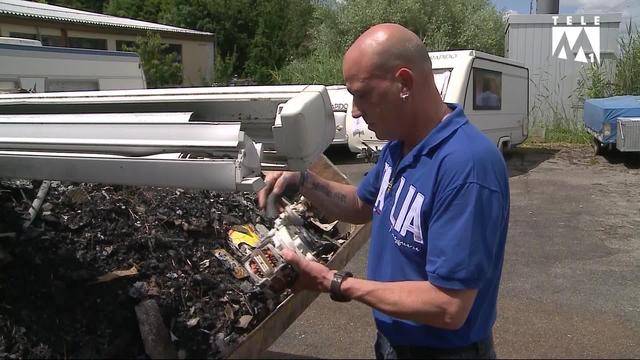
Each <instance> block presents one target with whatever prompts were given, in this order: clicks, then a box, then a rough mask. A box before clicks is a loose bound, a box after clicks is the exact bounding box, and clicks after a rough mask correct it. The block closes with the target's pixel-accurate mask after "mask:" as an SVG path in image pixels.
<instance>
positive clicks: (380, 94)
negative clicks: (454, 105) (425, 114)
mask: <svg viewBox="0 0 640 360" xmlns="http://www.w3.org/2000/svg"><path fill="white" fill-rule="evenodd" d="M343 75H344V79H345V83H346V85H347V89H348V90H349V92H351V93H352V94H353V111H352V115H353V117H354V118H357V117H360V116H362V117H363V119H364V120H365V122H366V123H367V124H368V125H369V128H370V129H371V130H373V131H374V132H375V133H376V136H377V137H378V138H379V139H404V138H406V136H407V134H409V133H410V132H411V131H415V129H412V128H413V127H415V126H417V125H418V122H419V120H420V119H419V118H420V116H421V114H420V112H421V111H422V110H424V109H425V105H426V107H427V108H428V107H434V108H435V107H438V105H442V101H441V99H440V97H439V94H438V91H437V89H436V87H435V83H434V80H433V73H432V71H431V61H430V59H429V54H428V52H427V49H426V47H425V46H424V44H423V43H422V41H421V39H420V38H418V36H416V34H414V33H413V32H411V31H409V30H408V29H406V28H404V27H402V26H400V25H397V24H380V25H375V26H373V27H371V28H370V29H369V30H367V31H365V32H364V33H363V34H362V35H360V37H359V38H358V39H357V40H356V41H355V42H354V43H353V44H352V45H351V47H350V48H349V50H348V51H347V52H346V54H345V56H344V59H343ZM438 110H439V107H438Z"/></svg>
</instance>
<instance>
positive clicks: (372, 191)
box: [356, 154, 385, 206]
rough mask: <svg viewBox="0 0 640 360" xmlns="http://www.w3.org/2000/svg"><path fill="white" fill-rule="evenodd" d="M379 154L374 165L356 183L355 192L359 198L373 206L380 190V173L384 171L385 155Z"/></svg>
mask: <svg viewBox="0 0 640 360" xmlns="http://www.w3.org/2000/svg"><path fill="white" fill-rule="evenodd" d="M382 155H383V154H381V156H380V157H379V158H378V162H376V165H375V166H374V167H373V168H372V169H371V170H369V172H368V173H367V174H366V175H365V176H364V178H363V179H362V181H361V182H360V185H358V190H357V192H356V193H357V194H358V197H359V198H360V200H362V201H364V202H365V203H367V204H369V205H371V206H373V204H374V203H375V201H376V198H377V197H378V191H379V190H380V183H381V182H382V175H383V172H384V164H385V160H384V158H385V156H382Z"/></svg>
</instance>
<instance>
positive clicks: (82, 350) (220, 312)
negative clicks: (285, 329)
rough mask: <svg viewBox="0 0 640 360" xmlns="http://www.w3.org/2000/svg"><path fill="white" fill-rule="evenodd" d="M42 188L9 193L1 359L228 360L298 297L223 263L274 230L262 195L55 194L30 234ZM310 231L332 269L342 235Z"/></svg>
mask: <svg viewBox="0 0 640 360" xmlns="http://www.w3.org/2000/svg"><path fill="white" fill-rule="evenodd" d="M39 186H40V184H39V183H37V182H31V181H2V182H0V358H25V357H29V358H32V357H37V358H63V357H64V358H67V357H71V358H74V357H75V358H88V357H91V358H102V357H109V358H111V357H127V358H133V357H135V358H147V357H158V356H172V357H179V358H191V357H198V358H201V357H207V358H219V357H224V356H226V355H228V354H229V352H230V351H232V350H233V348H234V346H236V345H237V344H238V343H240V342H241V341H242V340H243V339H244V337H245V336H246V334H248V333H249V332H250V331H252V330H253V329H255V328H256V326H258V325H259V324H260V322H261V321H263V320H264V319H265V318H266V317H267V316H268V315H269V314H270V313H271V312H272V311H273V310H274V309H275V307H276V306H277V305H278V304H279V303H280V302H281V301H283V299H284V298H286V296H288V295H289V292H288V290H285V291H284V292H282V293H278V292H274V291H271V290H270V289H268V288H264V286H259V285H258V284H256V281H254V279H253V278H252V277H248V276H245V275H246V274H245V275H239V274H238V273H237V271H236V272H234V269H233V266H230V265H229V262H228V261H226V262H225V261H223V260H221V259H220V258H219V257H216V253H219V252H220V251H223V252H226V253H227V254H230V255H231V256H232V257H233V258H234V259H236V260H237V261H238V263H242V262H243V257H245V258H246V254H243V253H242V251H240V250H241V249H239V248H238V247H237V246H234V244H233V243H232V242H230V241H229V231H230V229H232V228H233V227H234V226H239V225H243V224H252V225H254V226H257V227H258V228H260V229H271V228H272V227H273V226H274V223H273V221H272V220H269V219H266V218H265V217H264V216H263V215H262V212H261V211H260V210H258V209H257V207H256V204H255V196H254V195H253V194H246V193H216V192H212V191H205V190H201V191H196V190H183V189H175V188H173V189H169V188H152V187H146V188H141V187H128V186H106V185H99V184H71V183H59V182H53V183H52V186H51V187H50V189H49V193H48V195H47V197H46V199H45V201H44V204H43V205H42V207H41V209H40V212H39V215H38V216H37V217H35V219H34V220H33V222H32V223H31V224H30V225H29V226H25V222H26V223H28V222H29V220H28V218H29V209H30V208H31V207H32V200H33V199H34V198H35V197H36V194H37V192H38V188H39ZM307 216H309V218H310V216H311V214H303V216H302V218H306V217H307ZM314 222H316V220H315V219H314ZM316 223H317V222H316ZM307 225H310V223H309V224H306V225H305V228H306V229H309V230H310V231H312V232H313V234H315V235H314V236H317V238H318V239H321V243H322V244H321V245H322V246H319V247H318V248H317V249H316V250H317V251H318V253H316V256H317V257H318V258H319V259H320V260H321V261H322V260H325V261H326V260H327V259H328V258H329V257H330V256H331V254H332V253H333V252H335V250H336V249H337V248H338V246H339V245H340V244H341V241H342V240H340V234H338V233H337V229H335V228H331V227H325V229H324V230H322V229H320V227H318V226H312V225H310V226H307ZM325 230H327V231H325ZM242 250H243V251H245V252H246V249H242ZM244 260H246V259H244ZM236 270H237V269H236ZM158 334H161V335H159V336H158ZM154 338H160V343H149V342H150V341H154V340H153V339H154ZM150 349H155V350H150ZM151 351H159V352H160V353H156V354H151V353H150V352H151Z"/></svg>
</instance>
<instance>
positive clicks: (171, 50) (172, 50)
mask: <svg viewBox="0 0 640 360" xmlns="http://www.w3.org/2000/svg"><path fill="white" fill-rule="evenodd" d="M166 45H167V47H166V48H165V49H164V51H163V52H164V54H165V55H169V54H176V62H177V63H178V64H182V45H180V44H166Z"/></svg>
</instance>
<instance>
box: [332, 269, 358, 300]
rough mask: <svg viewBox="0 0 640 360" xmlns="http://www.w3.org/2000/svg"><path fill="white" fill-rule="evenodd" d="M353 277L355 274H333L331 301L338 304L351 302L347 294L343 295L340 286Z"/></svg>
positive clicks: (342, 272)
mask: <svg viewBox="0 0 640 360" xmlns="http://www.w3.org/2000/svg"><path fill="white" fill-rule="evenodd" d="M349 277H353V274H352V273H350V272H348V271H337V272H336V273H335V274H333V279H332V280H331V287H330V288H329V292H330V297H331V300H333V301H337V302H349V301H351V299H349V298H348V297H347V296H346V295H345V294H343V293H342V290H341V289H340V286H342V283H343V282H344V280H345V279H346V278H349Z"/></svg>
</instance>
